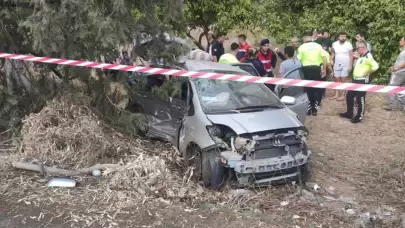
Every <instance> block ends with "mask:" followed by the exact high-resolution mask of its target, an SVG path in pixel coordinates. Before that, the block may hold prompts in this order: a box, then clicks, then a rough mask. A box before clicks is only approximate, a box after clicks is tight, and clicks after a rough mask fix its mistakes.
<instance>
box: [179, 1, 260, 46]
mask: <svg viewBox="0 0 405 228" xmlns="http://www.w3.org/2000/svg"><path fill="white" fill-rule="evenodd" d="M185 3H186V9H185V18H186V22H187V24H188V26H189V28H191V29H194V28H202V29H203V33H202V34H201V36H200V37H199V39H198V40H196V41H195V42H196V44H197V45H199V46H200V48H201V39H202V37H204V36H205V37H207V35H208V31H210V27H211V26H213V27H214V29H215V31H216V32H228V31H229V30H231V29H233V28H235V27H240V28H245V27H249V26H250V25H251V23H250V22H251V21H252V18H253V17H254V16H253V15H254V14H255V11H254V5H253V3H252V1H251V0H226V1H225V0H207V1H193V0H186V1H185Z"/></svg>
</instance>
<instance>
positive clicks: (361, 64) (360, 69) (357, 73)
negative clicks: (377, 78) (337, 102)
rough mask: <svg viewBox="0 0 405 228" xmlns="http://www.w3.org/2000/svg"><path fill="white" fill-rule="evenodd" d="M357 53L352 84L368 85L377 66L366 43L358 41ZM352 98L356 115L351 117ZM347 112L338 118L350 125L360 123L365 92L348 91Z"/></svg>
mask: <svg viewBox="0 0 405 228" xmlns="http://www.w3.org/2000/svg"><path fill="white" fill-rule="evenodd" d="M357 52H358V53H359V54H360V56H359V58H358V60H357V62H356V65H355V66H354V70H353V80H352V82H353V83H356V84H368V83H370V81H369V77H370V74H371V73H373V72H375V71H376V70H378V68H379V65H378V63H377V62H376V61H375V60H374V58H373V57H372V56H371V55H370V52H369V51H368V49H367V43H366V42H364V41H360V42H358V43H357ZM354 98H356V101H357V106H358V107H357V113H356V116H354V115H353V108H354ZM346 105H347V111H346V112H344V113H340V114H339V115H340V117H342V118H347V119H350V120H351V122H352V123H360V122H361V120H362V119H363V116H364V110H365V105H366V91H354V90H350V91H348V92H347V94H346Z"/></svg>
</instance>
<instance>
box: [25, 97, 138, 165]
mask: <svg viewBox="0 0 405 228" xmlns="http://www.w3.org/2000/svg"><path fill="white" fill-rule="evenodd" d="M21 135H22V146H21V152H22V153H21V155H22V156H23V159H24V160H27V161H33V160H37V161H40V162H44V163H45V164H47V165H50V166H56V167H58V168H65V169H77V168H86V167H90V166H92V165H95V164H98V163H115V162H118V161H119V155H122V154H136V153H138V152H139V150H138V148H137V146H136V145H133V144H132V143H131V142H130V140H128V139H127V138H126V137H124V136H123V135H122V134H120V133H118V132H115V131H114V130H111V129H108V128H107V127H106V126H105V125H104V124H103V122H102V121H100V120H99V119H98V118H97V116H96V115H95V114H94V113H92V111H91V110H90V109H89V108H88V107H86V106H85V105H76V104H73V103H72V102H71V101H70V100H69V99H68V98H66V99H64V98H62V99H55V100H53V101H51V102H49V103H48V104H47V106H45V107H44V108H43V109H42V110H41V112H39V113H37V114H36V113H33V114H31V115H29V116H28V117H27V118H26V119H25V120H24V121H23V128H22V132H21Z"/></svg>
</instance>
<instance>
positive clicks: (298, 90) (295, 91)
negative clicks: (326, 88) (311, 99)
mask: <svg viewBox="0 0 405 228" xmlns="http://www.w3.org/2000/svg"><path fill="white" fill-rule="evenodd" d="M304 92H305V91H304V88H303V87H297V86H288V87H281V91H280V93H279V97H280V98H281V97H284V96H290V97H298V96H299V95H301V94H303V93H304Z"/></svg>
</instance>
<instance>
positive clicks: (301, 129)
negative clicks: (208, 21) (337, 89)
mask: <svg viewBox="0 0 405 228" xmlns="http://www.w3.org/2000/svg"><path fill="white" fill-rule="evenodd" d="M249 67H253V66H250V65H249V64H246V63H245V64H243V63H241V64H235V66H230V65H222V64H218V63H212V62H208V61H194V60H187V61H186V62H185V63H184V64H183V65H182V67H181V68H182V69H186V70H189V71H199V72H212V73H226V74H237V75H252V73H248V72H252V69H249ZM242 69H243V70H242ZM253 70H255V69H254V68H253ZM285 77H288V74H287V75H286V76H285ZM178 82H179V83H180V84H181V85H179V88H180V92H179V93H178V94H179V95H178V96H177V97H176V98H171V99H169V101H168V102H167V103H168V104H167V105H166V106H165V105H162V103H159V104H158V105H157V106H156V107H154V108H150V110H149V111H145V109H143V110H144V112H145V113H150V114H152V113H166V114H168V115H167V118H166V119H165V120H161V121H160V122H159V123H157V125H156V126H154V127H153V126H152V127H151V130H150V132H148V135H149V136H151V137H153V136H154V135H157V136H158V137H160V138H161V137H162V132H165V134H167V136H166V137H164V138H165V139H167V140H169V141H171V142H172V143H173V144H174V145H176V146H177V148H178V149H179V151H180V152H181V154H182V155H183V157H184V159H185V161H186V162H187V163H188V165H193V166H194V167H195V174H196V176H197V178H201V179H202V180H203V182H204V185H205V186H207V187H214V188H215V187H218V186H220V185H221V183H223V180H224V178H225V177H228V178H229V180H234V181H235V184H236V185H238V186H241V187H247V186H251V185H263V184H264V185H268V184H271V183H274V182H278V181H286V180H287V181H288V180H297V178H299V177H301V176H302V175H301V174H303V175H304V177H305V173H306V172H307V164H308V159H309V156H310V151H309V150H308V147H307V144H306V140H305V137H306V134H307V130H306V128H305V126H304V122H305V119H306V112H307V107H308V99H307V97H306V95H305V93H304V91H303V89H302V88H299V87H285V86H277V87H276V89H275V93H273V92H272V91H271V90H270V89H268V88H267V87H266V86H265V85H263V84H258V83H248V82H243V81H227V80H208V79H204V78H190V79H188V80H179V81H178ZM144 97H145V96H144ZM142 104H145V100H143V101H142V100H140V103H139V105H142ZM148 105H151V102H149V103H148ZM157 109H160V110H163V109H164V110H163V111H162V112H159V111H156V110H157ZM169 126H170V127H171V130H168V128H170V127H169ZM162 129H164V130H162ZM228 174H229V175H228Z"/></svg>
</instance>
